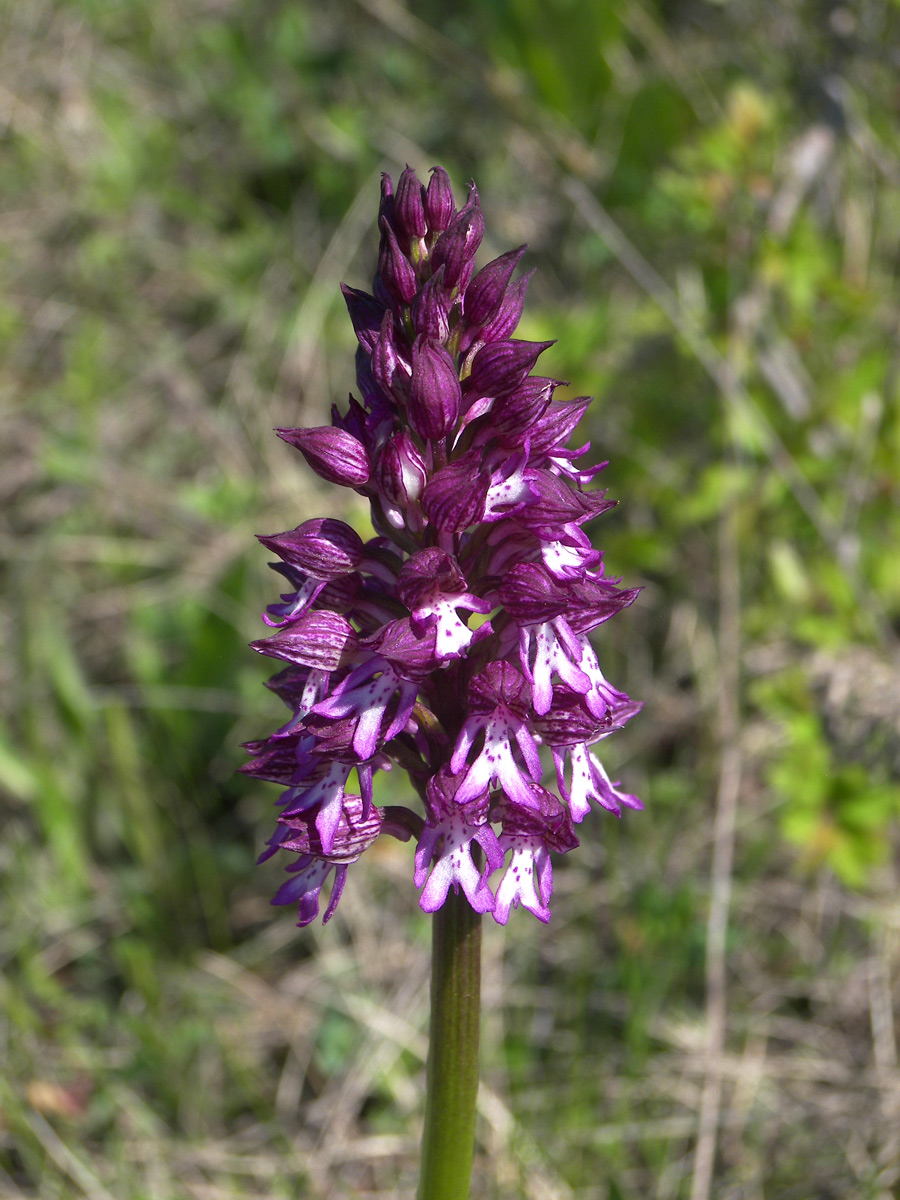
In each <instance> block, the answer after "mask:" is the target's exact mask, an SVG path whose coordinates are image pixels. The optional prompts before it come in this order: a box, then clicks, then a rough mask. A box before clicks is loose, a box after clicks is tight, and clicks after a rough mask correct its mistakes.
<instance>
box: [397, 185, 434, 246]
mask: <svg viewBox="0 0 900 1200" xmlns="http://www.w3.org/2000/svg"><path fill="white" fill-rule="evenodd" d="M393 225H394V228H395V229H396V230H397V232H398V233H400V234H406V236H407V237H410V238H413V237H417V238H420V237H424V236H425V234H426V233H427V232H428V225H427V224H426V220H425V189H424V188H423V187H422V185H421V183H419V177H418V176H417V175H416V173H415V171H414V170H413V169H412V167H407V168H406V170H405V171H404V172H403V174H402V175H401V176H400V178H399V180H398V181H397V195H396V196H395V198H394V219H393Z"/></svg>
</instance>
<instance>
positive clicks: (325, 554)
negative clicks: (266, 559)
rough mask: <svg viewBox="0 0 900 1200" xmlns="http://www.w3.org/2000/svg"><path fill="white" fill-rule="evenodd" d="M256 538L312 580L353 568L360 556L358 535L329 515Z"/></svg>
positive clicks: (360, 543) (360, 540)
mask: <svg viewBox="0 0 900 1200" xmlns="http://www.w3.org/2000/svg"><path fill="white" fill-rule="evenodd" d="M257 537H258V538H259V540H260V541H261V542H262V544H263V545H264V546H266V547H267V548H268V549H269V550H272V551H273V552H274V553H275V554H277V555H278V556H279V558H283V559H284V561H285V562H287V563H291V564H292V566H295V567H300V568H301V570H303V571H306V573H307V574H308V575H312V576H313V578H314V579H335V578H337V576H338V575H346V574H347V572H348V571H355V570H356V568H357V567H358V566H359V563H360V560H361V559H362V556H363V544H362V539H361V538H360V536H359V534H357V533H356V532H355V531H354V530H353V529H351V528H350V526H349V525H345V524H344V522H343V521H337V520H334V519H333V518H332V517H314V518H313V519H312V520H311V521H304V522H303V524H302V525H298V526H297V528H296V529H292V530H290V531H289V532H288V533H276V534H272V535H271V536H265V535H262V534H257Z"/></svg>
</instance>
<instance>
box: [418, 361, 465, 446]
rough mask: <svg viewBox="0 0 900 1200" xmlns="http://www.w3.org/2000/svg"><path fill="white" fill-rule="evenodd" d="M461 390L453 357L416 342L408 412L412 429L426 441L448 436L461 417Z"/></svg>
mask: <svg viewBox="0 0 900 1200" xmlns="http://www.w3.org/2000/svg"><path fill="white" fill-rule="evenodd" d="M461 400H462V389H461V388H460V384H459V375H458V374H457V373H456V366H455V364H454V362H453V359H452V358H451V356H450V355H449V354H448V353H447V351H446V350H445V349H444V347H443V346H438V345H435V344H434V343H432V342H416V343H415V345H414V346H413V352H412V380H411V382H410V385H409V402H408V407H407V411H408V413H409V422H410V424H411V425H412V427H413V429H414V430H415V431H416V433H418V434H419V435H420V437H424V438H429V439H433V438H442V437H446V436H447V434H448V433H449V432H450V430H451V429H452V428H453V426H454V425H455V424H456V421H457V418H458V417H459V405H460V401H461Z"/></svg>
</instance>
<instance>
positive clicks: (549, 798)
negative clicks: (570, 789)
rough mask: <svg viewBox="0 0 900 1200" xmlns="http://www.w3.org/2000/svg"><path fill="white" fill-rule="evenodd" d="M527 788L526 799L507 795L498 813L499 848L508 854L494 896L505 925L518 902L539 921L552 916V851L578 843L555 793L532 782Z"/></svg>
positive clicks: (496, 913)
mask: <svg viewBox="0 0 900 1200" xmlns="http://www.w3.org/2000/svg"><path fill="white" fill-rule="evenodd" d="M528 790H529V792H530V797H529V803H528V804H527V805H523V804H517V803H515V802H512V803H511V802H510V801H509V800H508V799H507V800H504V801H503V803H502V804H501V806H500V811H499V813H498V816H499V817H500V819H501V822H502V830H501V833H500V837H499V842H500V848H501V850H502V851H503V853H504V855H507V854H508V855H509V862H508V863H507V867H506V871H505V873H504V875H503V878H502V879H501V880H500V883H499V884H498V885H497V891H496V896H495V900H494V910H493V911H494V920H495V921H496V922H497V923H498V925H505V924H506V922H507V921H508V920H509V913H510V909H512V908H518V907H519V905H520V904H521V905H522V907H523V908H527V909H528V911H529V912H531V913H534V915H535V916H536V917H537V919H538V920H539V921H543V922H545V923H546V922H547V921H549V920H550V897H551V895H552V894H553V865H552V862H551V859H550V851H551V850H553V851H555V852H556V853H558V854H565V853H566V851H568V850H573V849H574V848H575V847H576V846H577V845H578V838H577V837H576V836H575V833H574V830H573V829H572V821H571V819H570V817H569V814H568V813H567V812H566V810H565V809H564V808H563V806H562V805H561V804H560V802H559V800H558V799H557V798H556V796H554V795H553V794H552V792H548V791H546V790H545V789H544V788H542V787H539V786H538V785H537V784H534V783H532V784H529V785H528Z"/></svg>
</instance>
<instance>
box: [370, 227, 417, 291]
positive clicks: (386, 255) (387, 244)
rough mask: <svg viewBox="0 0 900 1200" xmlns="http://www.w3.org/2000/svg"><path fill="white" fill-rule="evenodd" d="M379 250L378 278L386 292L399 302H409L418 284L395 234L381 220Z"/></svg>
mask: <svg viewBox="0 0 900 1200" xmlns="http://www.w3.org/2000/svg"><path fill="white" fill-rule="evenodd" d="M381 231H382V235H383V236H382V239H381V252H380V254H379V255H378V278H379V279H380V280H381V282H382V283H383V284H384V286H385V288H386V289H387V291H388V293H389V294H390V295H391V296H392V297H393V298H394V300H396V301H398V302H399V303H400V304H410V303H411V302H412V298H413V296H415V294H416V289H417V288H418V286H419V283H418V280H417V279H416V273H415V271H414V270H413V266H412V263H411V262H410V261H409V259H408V258H407V257H406V255H405V254H404V253H403V251H402V250H401V249H400V246H399V245H398V243H397V238H396V235H395V233H394V231H393V229H392V228H391V227H390V225H388V223H387V221H382V222H381Z"/></svg>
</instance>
